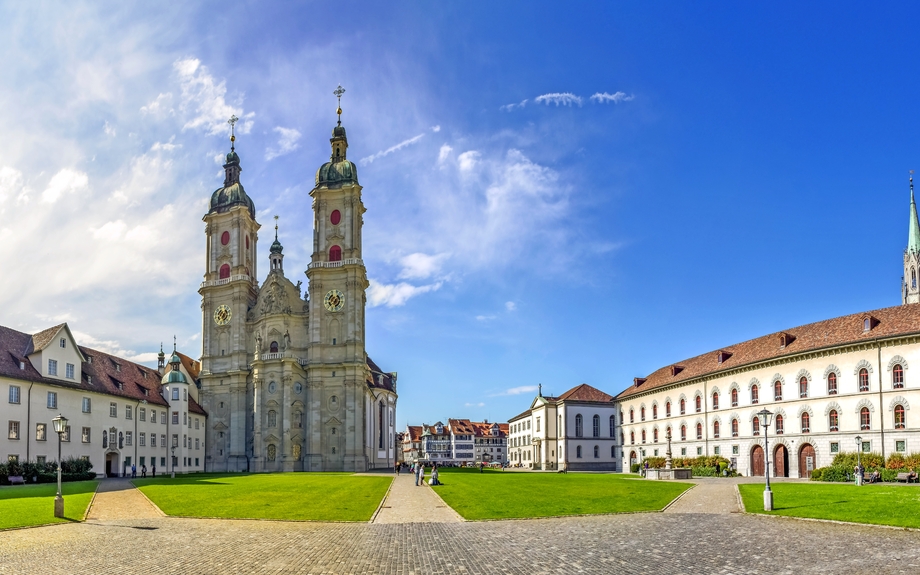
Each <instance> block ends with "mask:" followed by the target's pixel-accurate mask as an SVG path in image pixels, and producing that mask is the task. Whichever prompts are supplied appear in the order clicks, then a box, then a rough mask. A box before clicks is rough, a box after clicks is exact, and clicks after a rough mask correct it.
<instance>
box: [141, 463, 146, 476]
mask: <svg viewBox="0 0 920 575" xmlns="http://www.w3.org/2000/svg"><path fill="white" fill-rule="evenodd" d="M141 477H147V465H141Z"/></svg>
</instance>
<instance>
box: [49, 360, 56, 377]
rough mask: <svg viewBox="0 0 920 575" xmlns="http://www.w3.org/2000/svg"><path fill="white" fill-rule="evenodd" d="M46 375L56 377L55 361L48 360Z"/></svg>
mask: <svg viewBox="0 0 920 575" xmlns="http://www.w3.org/2000/svg"><path fill="white" fill-rule="evenodd" d="M48 375H57V360H56V359H49V360H48Z"/></svg>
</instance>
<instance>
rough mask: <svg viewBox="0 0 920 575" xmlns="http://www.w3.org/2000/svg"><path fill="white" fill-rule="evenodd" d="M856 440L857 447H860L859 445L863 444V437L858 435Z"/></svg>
mask: <svg viewBox="0 0 920 575" xmlns="http://www.w3.org/2000/svg"><path fill="white" fill-rule="evenodd" d="M855 439H856V444H857V445H859V444H861V443H862V437H861V436H859V435H857V436H856V437H855Z"/></svg>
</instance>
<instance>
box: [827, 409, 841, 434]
mask: <svg viewBox="0 0 920 575" xmlns="http://www.w3.org/2000/svg"><path fill="white" fill-rule="evenodd" d="M827 430H828V431H840V419H839V418H838V417H837V410H836V409H832V410H831V412H830V413H828V414H827Z"/></svg>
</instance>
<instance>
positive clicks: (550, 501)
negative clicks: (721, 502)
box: [429, 469, 690, 519]
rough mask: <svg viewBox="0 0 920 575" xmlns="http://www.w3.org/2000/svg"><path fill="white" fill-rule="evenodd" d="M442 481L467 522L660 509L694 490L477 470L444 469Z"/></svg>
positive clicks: (614, 477)
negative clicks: (468, 520)
mask: <svg viewBox="0 0 920 575" xmlns="http://www.w3.org/2000/svg"><path fill="white" fill-rule="evenodd" d="M429 473H430V472H429ZM429 476H430V475H429ZM440 480H441V482H442V483H443V484H444V485H440V486H437V487H434V489H435V491H436V492H437V493H438V495H440V496H441V497H442V498H443V499H444V501H445V502H446V503H447V504H448V505H450V506H451V507H453V508H454V509H455V510H456V511H457V513H459V514H460V515H462V516H463V517H464V518H466V519H509V518H521V517H550V516H557V515H581V514H595V513H624V512H629V511H657V510H659V509H662V508H664V506H665V505H667V504H668V503H669V502H671V501H672V500H673V499H674V498H675V497H677V496H678V495H680V494H681V493H683V492H684V491H685V490H686V489H688V488H689V487H690V484H689V483H675V482H671V481H645V480H642V479H638V478H637V477H636V476H635V475H631V476H630V475H620V474H596V473H565V474H561V473H520V472H511V471H492V470H486V471H485V472H484V473H481V474H480V473H479V471H478V470H475V469H444V470H442V471H441V472H440Z"/></svg>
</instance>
